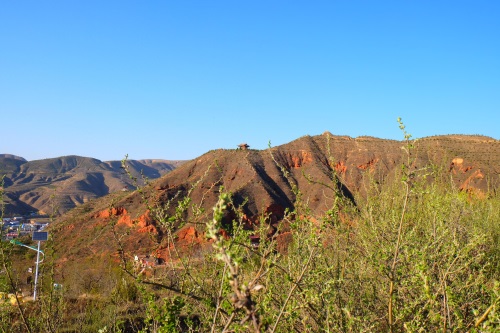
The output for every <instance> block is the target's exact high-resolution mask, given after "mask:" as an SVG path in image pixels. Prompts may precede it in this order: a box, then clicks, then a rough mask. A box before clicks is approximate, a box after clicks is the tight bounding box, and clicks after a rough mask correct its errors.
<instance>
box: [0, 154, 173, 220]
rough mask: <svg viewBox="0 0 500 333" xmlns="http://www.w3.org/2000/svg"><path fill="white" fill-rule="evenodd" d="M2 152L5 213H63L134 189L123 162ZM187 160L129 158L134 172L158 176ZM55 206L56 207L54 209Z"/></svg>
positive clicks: (149, 176) (0, 165) (0, 159)
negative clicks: (29, 157)
mask: <svg viewBox="0 0 500 333" xmlns="http://www.w3.org/2000/svg"><path fill="white" fill-rule="evenodd" d="M13 156H14V155H9V154H2V155H0V175H2V176H4V195H5V198H4V200H5V202H6V206H5V213H6V214H10V215H12V214H18V215H23V214H27V213H31V212H40V213H42V214H54V213H55V214H56V215H57V214H61V213H64V212H66V211H68V210H70V209H72V208H74V207H76V206H77V205H80V204H82V203H83V202H86V201H88V200H92V199H96V198H98V197H101V196H104V195H107V194H109V193H111V192H116V191H120V190H122V189H124V188H132V187H133V186H134V184H133V181H132V180H131V179H129V178H128V177H127V176H125V175H124V173H123V170H122V167H121V165H122V162H121V161H106V162H103V161H100V160H98V159H95V158H91V157H83V156H77V155H68V156H61V157H54V158H47V159H41V160H34V161H26V160H25V159H24V158H21V157H18V156H14V157H13ZM182 163H183V161H168V160H145V161H144V162H141V161H140V160H138V161H137V160H127V164H128V165H129V167H130V169H131V171H132V173H133V175H134V176H135V177H138V178H139V179H141V177H142V176H144V177H147V178H150V179H155V178H158V177H160V176H161V175H163V174H165V173H167V172H169V171H171V170H173V169H174V168H176V167H177V166H178V165H180V164H182ZM51 207H56V208H57V211H54V210H53V209H52V208H51Z"/></svg>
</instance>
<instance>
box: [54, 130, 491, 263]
mask: <svg viewBox="0 0 500 333" xmlns="http://www.w3.org/2000/svg"><path fill="white" fill-rule="evenodd" d="M412 144H413V148H412V161H413V162H412V165H411V166H409V167H411V168H414V169H415V170H421V169H423V168H429V176H428V177H427V178H426V179H427V181H428V182H434V183H437V182H440V181H441V182H450V181H451V182H452V183H453V186H454V187H455V188H456V190H457V191H464V192H467V193H470V195H476V196H478V197H486V196H487V195H488V193H489V192H491V191H497V190H498V188H499V186H500V178H499V177H498V175H499V174H500V142H499V141H498V140H494V139H493V140H490V139H487V140H483V139H480V140H478V138H477V137H474V138H471V139H468V138H467V136H459V137H454V136H437V137H431V138H425V139H419V140H416V141H412ZM406 147H407V146H406V142H404V141H396V140H386V139H378V138H372V137H358V138H351V137H346V136H334V135H332V134H331V133H329V132H325V133H323V134H322V135H317V136H303V137H301V138H298V139H296V140H293V141H291V142H289V143H286V144H283V145H280V146H276V147H271V148H269V149H266V150H253V149H247V150H244V149H243V150H242V149H215V150H211V151H209V152H207V153H205V154H203V155H201V156H199V157H197V158H195V159H193V160H190V161H187V162H186V163H184V164H183V165H181V166H180V167H178V168H176V169H174V170H172V171H171V172H169V173H168V174H165V175H163V176H162V177H160V178H158V179H156V180H154V181H152V182H151V183H150V184H148V185H147V186H145V187H143V188H142V189H141V191H129V192H122V193H116V194H114V195H112V196H107V197H104V198H101V199H99V200H96V201H94V202H92V203H88V204H85V205H82V207H81V208H77V209H76V210H74V211H71V212H69V213H68V214H67V215H65V216H63V217H62V218H61V219H60V220H59V222H58V223H57V224H55V225H54V235H55V236H54V237H57V238H58V239H68V238H70V237H71V235H72V234H73V233H75V232H76V233H78V234H79V235H80V238H81V239H82V244H80V243H71V244H65V245H61V250H60V251H61V253H67V254H65V255H64V257H65V258H66V259H64V260H67V259H68V257H72V256H73V255H77V256H86V255H90V254H89V253H88V251H87V250H85V249H84V247H85V248H92V249H93V252H94V253H99V254H100V255H101V256H102V255H105V254H106V253H107V254H109V255H111V253H112V252H113V251H111V250H110V246H111V245H110V243H109V240H110V239H113V234H112V232H115V231H117V230H118V231H121V232H123V234H124V236H123V237H124V238H123V244H124V250H126V251H127V252H128V253H135V252H141V253H152V252H154V253H156V255H157V256H158V257H160V258H162V257H163V258H166V257H168V256H169V249H168V247H167V245H166V243H165V239H164V237H165V232H164V225H162V222H161V221H160V220H159V219H158V217H157V216H155V212H154V211H151V207H153V206H154V207H156V206H155V205H156V204H158V205H159V206H158V207H163V208H162V209H163V210H161V212H162V214H164V215H163V216H164V218H170V217H174V216H177V217H175V219H174V220H175V221H177V219H180V220H182V221H187V223H176V224H175V228H174V232H175V235H176V236H175V237H177V238H176V239H177V241H178V242H179V244H181V245H180V248H181V249H182V248H183V247H184V248H185V249H187V248H192V247H194V248H199V247H200V246H203V243H204V241H203V239H204V237H203V232H204V223H205V222H206V221H207V220H210V219H211V218H212V213H213V210H212V207H213V206H214V205H215V203H216V202H217V200H218V196H219V191H220V188H221V187H223V188H224V191H226V192H230V193H231V194H232V198H233V204H234V205H235V206H236V207H239V209H240V210H241V213H242V216H243V223H244V224H245V227H246V228H248V229H252V228H255V227H256V226H257V225H259V223H260V221H262V219H263V218H264V220H265V221H266V223H268V224H269V226H270V228H271V230H274V231H276V230H277V229H278V226H279V224H280V223H281V221H282V219H283V217H284V215H285V214H286V212H287V211H291V210H293V209H294V208H295V207H294V204H295V202H296V200H297V193H298V192H297V191H299V192H300V197H301V200H302V201H303V202H307V205H308V209H309V211H308V214H309V215H310V217H311V218H321V216H323V215H324V214H325V213H326V212H327V211H328V210H329V209H330V208H331V207H332V205H333V202H334V201H335V200H336V198H337V194H336V193H335V190H334V188H335V186H338V188H339V189H340V191H341V193H342V194H343V197H344V198H346V200H350V201H351V202H353V204H354V205H356V201H355V200H356V199H357V198H362V197H363V196H364V195H366V193H367V192H366V191H367V189H368V188H369V187H370V186H385V184H388V182H390V181H391V179H394V177H393V176H395V175H396V174H397V173H398V172H400V170H401V165H402V163H403V162H405V161H406V157H407V156H406V153H405V151H404V149H406ZM431 171H432V172H431ZM332 184H334V185H335V184H336V185H335V186H333V185H332ZM186 197H189V201H188V206H187V207H186V209H184V210H182V211H176V209H177V208H178V207H180V206H179V205H183V204H185V202H184V201H183V200H184V198H186ZM145 199H147V200H148V204H146V203H145ZM165 214H166V215H165ZM165 216H166V217H165ZM232 218H234V215H232V213H231V212H228V214H227V216H225V221H226V222H225V223H227V224H228V225H230V224H231V221H232ZM111 226H114V227H113V228H111ZM96 228H97V229H96ZM103 228H104V229H103ZM105 228H108V229H105ZM95 230H100V234H99V235H98V236H95V235H94V231H95ZM112 230H115V231H112ZM283 230H286V229H282V231H283ZM90 235H94V236H92V237H91V236H90ZM186 235H191V236H189V237H188V236H186ZM186 237H187V238H186ZM89 239H91V241H89ZM104 240H107V241H104ZM182 244H184V245H182ZM111 247H112V248H115V247H113V246H111ZM69 248H71V249H73V250H72V252H71V253H70V252H67V250H68V249H69Z"/></svg>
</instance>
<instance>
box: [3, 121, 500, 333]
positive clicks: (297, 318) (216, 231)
mask: <svg viewBox="0 0 500 333" xmlns="http://www.w3.org/2000/svg"><path fill="white" fill-rule="evenodd" d="M400 126H401V128H402V130H403V133H404V135H405V141H401V142H398V141H384V140H379V139H375V138H368V137H366V138H358V139H351V138H345V137H333V136H331V135H330V134H329V133H325V134H324V135H322V136H318V137H304V138H301V139H298V140H296V141H294V142H292V143H290V144H287V145H284V146H281V147H276V148H270V149H268V150H266V151H241V150H231V151H229V150H228V151H223V150H219V151H212V152H209V153H207V154H205V155H203V156H201V157H200V158H198V159H196V160H193V161H191V162H188V163H186V164H185V165H183V166H181V167H179V168H178V169H176V170H174V171H172V172H171V173H169V174H167V175H165V176H164V177H162V178H161V179H159V180H157V181H155V182H152V183H151V184H149V185H146V186H141V187H139V189H138V190H136V191H134V192H117V193H115V194H112V195H111V196H109V197H106V198H103V199H101V200H95V201H93V202H89V203H86V204H83V205H81V206H79V207H77V208H76V209H74V210H72V211H71V212H69V213H68V214H66V215H65V216H63V217H62V218H61V219H59V220H58V221H57V222H56V223H54V227H53V228H52V229H51V230H50V232H51V235H52V237H51V240H50V241H49V242H47V244H45V251H46V256H47V259H46V261H45V262H44V264H43V269H42V273H43V276H44V278H43V281H42V292H41V297H40V300H39V301H37V302H35V303H21V302H14V303H15V304H17V305H16V306H14V307H4V308H2V316H1V319H0V329H3V330H4V331H9V330H10V331H11V332H25V331H31V332H38V331H47V332H98V331H99V332H403V331H404V332H498V330H500V315H499V310H498V307H499V306H500V303H499V302H500V281H499V276H500V197H499V195H498V192H497V188H498V169H496V168H498V164H496V161H497V160H498V158H499V156H498V154H495V153H494V152H495V151H496V149H498V142H497V141H496V140H490V139H485V138H475V139H474V140H466V139H465V140H464V137H462V136H460V137H458V138H455V137H449V138H446V137H445V138H426V139H422V140H419V141H416V142H415V141H413V140H411V137H410V136H409V135H408V134H407V133H406V131H405V128H404V126H403V125H402V124H400ZM442 139H443V140H442ZM476 139H477V140H476ZM460 142H465V143H464V144H461V143H460ZM490 144H491V145H490ZM488 152H491V154H488ZM489 161H490V162H491V161H495V162H494V163H489ZM125 166H126V163H125ZM130 176H131V178H134V176H133V175H132V174H130ZM31 252H33V251H31ZM13 254H15V255H16V256H17V257H18V258H20V257H23V256H24V262H23V261H22V260H19V261H15V262H11V261H10V260H9V259H10V258H13V257H14V256H13ZM146 254H149V255H150V257H149V258H144V255H146ZM0 255H1V257H0V259H1V260H2V262H3V266H4V271H5V272H9V274H8V275H7V276H6V277H4V280H3V281H2V283H3V288H4V290H7V291H11V292H12V291H13V290H16V289H17V288H23V282H22V281H23V280H24V279H25V273H23V272H24V271H25V269H24V268H25V267H26V262H29V261H30V260H31V262H32V259H33V257H32V256H30V251H29V250H26V251H25V250H24V249H20V248H15V247H12V246H11V245H10V244H2V247H1V253H0ZM135 256H137V257H140V258H139V260H135V259H137V258H135ZM155 258H157V259H161V260H159V263H160V264H159V265H157V264H156V263H154V260H153V259H155ZM141 260H142V261H141ZM23 274H24V275H23ZM54 283H58V284H62V286H63V287H61V288H57V289H56V288H54V287H53V286H54ZM12 323H14V325H13V324H12Z"/></svg>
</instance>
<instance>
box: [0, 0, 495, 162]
mask: <svg viewBox="0 0 500 333" xmlns="http://www.w3.org/2000/svg"><path fill="white" fill-rule="evenodd" d="M499 17H500V2H499V1H481V0H477V1H460V0H454V1H426V0H422V1H405V0H398V1H381V0H379V1H372V0H370V1H361V0H360V1H356V0H353V1H334V0H330V1H290V0H289V1H273V0H266V1H243V0H241V1H216V0H212V1H189V0H183V1H167V0H165V1H163V0H162V1H125V0H121V1H108V0H107V1H90V0H86V1H38V0H37V1H1V0H0V123H1V125H2V126H1V139H0V153H10V154H15V155H19V156H22V157H24V158H26V159H28V160H35V159H42V158H50V157H57V156H63V155H81V156H88V157H95V158H98V159H101V160H119V159H121V158H123V157H124V156H125V154H128V155H129V158H131V159H144V158H159V159H191V158H195V157H197V156H199V155H201V154H203V153H205V152H206V151H208V150H210V149H217V148H234V147H236V145H237V144H239V143H242V142H247V143H248V144H249V145H250V146H251V147H252V148H256V149H264V148H266V147H267V145H268V142H269V141H271V144H272V145H273V146H276V145H280V144H284V143H287V142H289V141H292V140H294V139H296V138H299V137H301V136H303V135H317V134H321V133H323V132H324V131H330V132H331V133H333V134H338V135H349V136H352V137H356V136H361V135H370V136H376V137H381V138H389V139H402V133H401V132H400V130H399V128H398V124H397V122H396V119H397V117H402V118H403V121H404V122H405V123H406V125H407V130H408V132H410V133H411V134H413V136H414V137H417V138H418V137H425V136H430V135H437V134H482V135H487V136H491V137H494V138H495V139H500V129H499V124H500V116H499V114H500V38H499V35H498V34H499V32H500V19H499Z"/></svg>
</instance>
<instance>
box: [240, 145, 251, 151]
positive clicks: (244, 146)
mask: <svg viewBox="0 0 500 333" xmlns="http://www.w3.org/2000/svg"><path fill="white" fill-rule="evenodd" d="M248 148H250V146H249V145H247V144H246V143H240V144H239V145H238V149H240V150H247V149H248Z"/></svg>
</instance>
